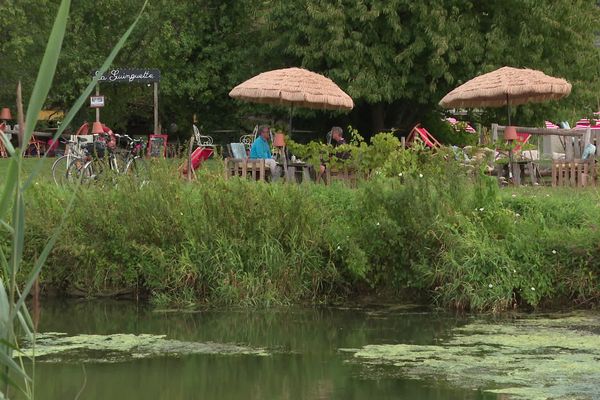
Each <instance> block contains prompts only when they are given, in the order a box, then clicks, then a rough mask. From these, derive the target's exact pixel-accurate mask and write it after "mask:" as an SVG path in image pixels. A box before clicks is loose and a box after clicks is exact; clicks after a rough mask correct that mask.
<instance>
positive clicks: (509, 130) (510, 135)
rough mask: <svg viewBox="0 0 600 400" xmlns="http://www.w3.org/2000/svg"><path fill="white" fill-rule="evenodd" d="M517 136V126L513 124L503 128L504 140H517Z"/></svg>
mask: <svg viewBox="0 0 600 400" xmlns="http://www.w3.org/2000/svg"><path fill="white" fill-rule="evenodd" d="M517 138H518V136H517V128H515V127H514V126H507V127H506V128H504V140H517Z"/></svg>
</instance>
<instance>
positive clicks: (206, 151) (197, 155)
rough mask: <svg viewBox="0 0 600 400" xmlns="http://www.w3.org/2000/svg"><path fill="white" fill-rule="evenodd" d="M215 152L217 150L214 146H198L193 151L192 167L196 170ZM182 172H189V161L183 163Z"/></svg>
mask: <svg viewBox="0 0 600 400" xmlns="http://www.w3.org/2000/svg"><path fill="white" fill-rule="evenodd" d="M214 152H215V150H214V148H212V147H198V148H197V149H196V150H194V151H193V153H192V156H191V158H192V169H193V170H194V171H195V170H197V169H198V168H200V165H201V164H202V163H203V162H204V161H206V160H207V159H208V158H209V157H210V156H212V155H213V153H214ZM182 172H183V173H184V174H187V173H188V163H187V162H186V163H185V164H184V165H183V169H182Z"/></svg>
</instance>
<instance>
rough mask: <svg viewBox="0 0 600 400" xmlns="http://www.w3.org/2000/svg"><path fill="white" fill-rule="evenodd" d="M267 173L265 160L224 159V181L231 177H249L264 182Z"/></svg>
mask: <svg viewBox="0 0 600 400" xmlns="http://www.w3.org/2000/svg"><path fill="white" fill-rule="evenodd" d="M267 171H270V170H269V169H268V168H266V166H265V160H262V159H255V160H252V159H248V158H226V159H225V179H229V178H231V177H233V176H240V177H243V178H248V177H250V178H251V179H253V180H260V181H265V180H266V177H267Z"/></svg>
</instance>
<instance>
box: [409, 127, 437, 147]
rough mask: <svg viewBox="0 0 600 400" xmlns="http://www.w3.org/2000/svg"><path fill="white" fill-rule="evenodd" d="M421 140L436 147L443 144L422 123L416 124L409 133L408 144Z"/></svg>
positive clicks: (429, 145) (426, 144) (428, 145)
mask: <svg viewBox="0 0 600 400" xmlns="http://www.w3.org/2000/svg"><path fill="white" fill-rule="evenodd" d="M415 140H416V141H421V142H423V144H425V146H427V147H429V148H432V149H435V148H438V147H441V146H442V144H441V143H440V142H438V140H437V139H436V138H435V137H434V136H433V135H432V134H431V133H429V131H428V130H427V129H425V128H423V127H422V126H421V124H417V125H415V127H414V128H412V130H411V131H410V133H409V134H408V137H407V138H406V144H409V143H413V142H414V141H415Z"/></svg>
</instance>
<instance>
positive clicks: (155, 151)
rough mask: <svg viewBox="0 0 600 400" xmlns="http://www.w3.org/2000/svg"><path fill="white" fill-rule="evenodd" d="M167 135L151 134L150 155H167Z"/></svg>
mask: <svg viewBox="0 0 600 400" xmlns="http://www.w3.org/2000/svg"><path fill="white" fill-rule="evenodd" d="M167 138H168V136H167V135H150V136H149V139H148V157H167Z"/></svg>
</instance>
